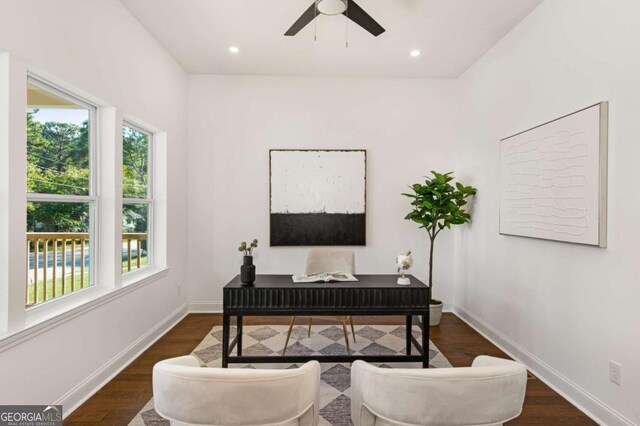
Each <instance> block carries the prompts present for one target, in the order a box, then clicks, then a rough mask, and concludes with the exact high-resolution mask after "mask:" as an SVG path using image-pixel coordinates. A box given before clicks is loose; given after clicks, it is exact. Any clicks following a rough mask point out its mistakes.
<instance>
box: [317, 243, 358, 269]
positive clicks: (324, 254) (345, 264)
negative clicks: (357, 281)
mask: <svg viewBox="0 0 640 426" xmlns="http://www.w3.org/2000/svg"><path fill="white" fill-rule="evenodd" d="M336 271H340V272H345V273H349V274H355V273H356V261H355V255H354V254H353V251H351V250H344V249H330V248H315V249H311V250H309V253H308V254H307V267H306V270H305V274H318V273H322V272H336Z"/></svg>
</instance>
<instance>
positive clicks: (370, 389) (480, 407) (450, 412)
mask: <svg viewBox="0 0 640 426" xmlns="http://www.w3.org/2000/svg"><path fill="white" fill-rule="evenodd" d="M526 384H527V370H526V368H525V367H524V366H523V365H522V364H520V363H517V362H515V361H511V360H506V359H501V358H493V357H488V356H479V357H477V358H476V359H475V360H474V362H473V364H472V366H471V367H463V368H433V369H423V370H419V369H395V368H394V369H390V368H378V367H375V366H373V365H370V364H367V363H366V362H363V361H356V362H354V363H353V365H352V367H351V416H352V418H353V423H354V425H355V426H379V425H385V426H387V425H388V426H392V425H393V426H395V425H402V426H410V425H411V426H413V425H439V426H454V425H495V424H502V423H503V422H506V421H507V420H510V419H513V418H515V417H517V416H519V415H520V413H521V411H522V404H523V402H524V394H525V390H526Z"/></svg>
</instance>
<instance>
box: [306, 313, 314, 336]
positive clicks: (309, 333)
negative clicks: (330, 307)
mask: <svg viewBox="0 0 640 426" xmlns="http://www.w3.org/2000/svg"><path fill="white" fill-rule="evenodd" d="M312 322H313V317H311V318H309V332H308V333H307V337H311V323H312Z"/></svg>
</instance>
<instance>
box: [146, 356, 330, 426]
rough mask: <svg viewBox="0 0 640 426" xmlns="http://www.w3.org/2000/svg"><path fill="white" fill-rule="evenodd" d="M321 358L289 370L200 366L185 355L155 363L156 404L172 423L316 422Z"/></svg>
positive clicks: (307, 425)
mask: <svg viewBox="0 0 640 426" xmlns="http://www.w3.org/2000/svg"><path fill="white" fill-rule="evenodd" d="M319 389H320V364H318V362H316V361H310V362H308V363H306V364H304V365H303V366H301V367H300V368H295V369H290V370H254V369H243V368H242V369H241V368H231V369H227V368H201V367H200V364H199V363H198V360H197V359H196V358H195V357H193V356H191V355H188V356H182V357H178V358H171V359H167V360H164V361H160V362H159V363H157V364H156V365H155V366H154V367H153V399H154V404H155V409H156V411H157V412H158V414H160V415H161V416H162V417H164V418H166V419H168V420H169V421H170V422H171V424H172V425H190V424H193V425H225V426H233V425H252V426H259V425H270V426H276V425H277V426H294V425H295V426H316V425H317V424H318V413H319V409H320V407H319V395H320V392H319Z"/></svg>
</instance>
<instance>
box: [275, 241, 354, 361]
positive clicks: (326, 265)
mask: <svg viewBox="0 0 640 426" xmlns="http://www.w3.org/2000/svg"><path fill="white" fill-rule="evenodd" d="M324 272H343V273H348V274H355V273H356V261H355V255H354V254H353V251H351V250H344V249H330V248H316V249H311V250H309V253H308V254H307V267H306V268H305V272H304V273H305V274H307V275H308V274H321V273H324ZM323 318H324V319H329V320H334V321H339V322H340V323H341V324H342V332H343V333H344V340H345V343H346V345H347V352H349V337H348V336H347V334H348V333H347V322H349V324H350V325H351V335H352V338H353V342H354V343H355V341H356V331H355V329H354V327H353V318H351V316H338V317H336V316H324V317H323ZM295 322H296V316H295V315H294V316H292V317H291V322H290V323H289V331H288V332H287V338H286V340H285V342H284V349H283V350H282V355H285V353H286V352H287V345H288V344H289V338H290V337H291V331H293V325H294V323H295ZM312 323H313V317H310V318H309V330H308V332H307V334H308V336H309V337H311V324H312Z"/></svg>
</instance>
